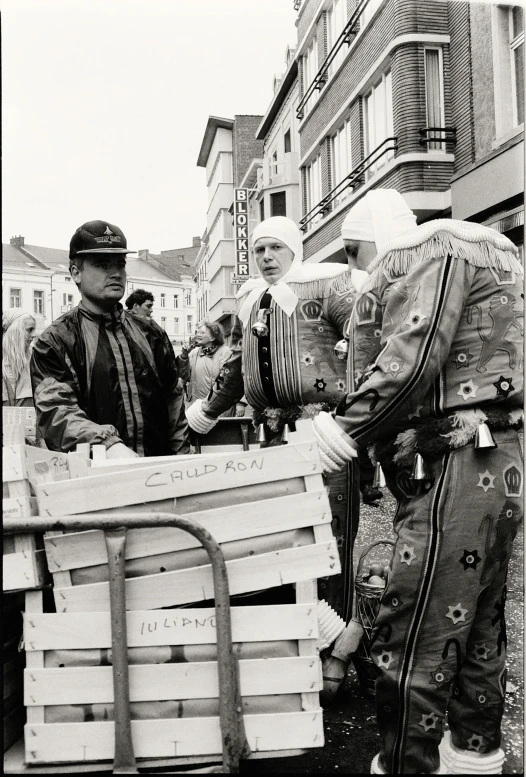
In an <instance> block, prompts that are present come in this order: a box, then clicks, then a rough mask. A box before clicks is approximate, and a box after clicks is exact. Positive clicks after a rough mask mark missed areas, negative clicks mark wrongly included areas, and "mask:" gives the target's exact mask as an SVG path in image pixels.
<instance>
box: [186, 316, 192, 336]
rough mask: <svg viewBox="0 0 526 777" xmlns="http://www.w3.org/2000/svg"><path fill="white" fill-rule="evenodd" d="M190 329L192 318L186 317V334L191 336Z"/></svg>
mask: <svg viewBox="0 0 526 777" xmlns="http://www.w3.org/2000/svg"><path fill="white" fill-rule="evenodd" d="M192 327H193V317H192V316H187V317H186V334H187V335H191V334H192Z"/></svg>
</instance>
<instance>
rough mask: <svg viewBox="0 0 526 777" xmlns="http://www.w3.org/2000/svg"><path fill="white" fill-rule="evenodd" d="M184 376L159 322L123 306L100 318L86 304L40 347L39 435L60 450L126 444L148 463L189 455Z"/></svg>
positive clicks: (35, 367)
mask: <svg viewBox="0 0 526 777" xmlns="http://www.w3.org/2000/svg"><path fill="white" fill-rule="evenodd" d="M178 377H179V376H178V370H177V367H176V362H175V355H174V352H173V348H172V345H171V343H170V341H169V339H168V336H167V335H166V333H165V332H164V331H163V330H162V329H161V327H160V326H159V325H158V324H157V323H156V322H155V321H152V320H151V319H148V320H145V319H139V318H137V317H136V316H132V315H131V314H129V313H128V312H125V311H124V310H123V308H122V305H120V304H119V305H117V306H116V308H115V310H114V311H113V312H111V313H106V314H104V315H96V314H95V313H92V312H91V311H89V310H88V309H87V308H85V307H84V306H83V305H82V303H80V305H79V306H78V307H77V308H75V309H74V310H72V311H70V312H68V313H65V314H64V315H63V316H61V317H60V318H58V319H57V320H56V321H54V322H53V323H52V324H51V326H49V327H48V328H47V329H46V330H45V331H44V332H43V334H42V335H41V336H40V337H39V338H38V340H37V341H36V342H35V344H34V347H33V353H32V357H31V380H32V384H33V393H34V400H35V408H36V413H37V424H38V428H39V430H40V433H41V435H42V437H43V438H44V440H45V442H46V445H47V446H48V448H50V449H51V450H55V451H64V452H68V451H73V450H75V447H76V445H77V444H78V443H83V442H88V443H91V444H103V445H105V446H106V448H109V447H110V446H111V445H113V444H115V443H117V442H122V443H124V444H125V445H127V446H128V447H129V448H132V449H133V450H134V451H136V452H137V453H138V454H139V455H140V456H163V455H169V454H177V453H189V452H190V446H189V442H188V425H187V422H186V417H185V415H184V403H183V394H182V390H181V388H179V387H178Z"/></svg>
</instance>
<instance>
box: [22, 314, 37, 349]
mask: <svg viewBox="0 0 526 777" xmlns="http://www.w3.org/2000/svg"><path fill="white" fill-rule="evenodd" d="M24 328H25V330H26V348H29V346H30V344H31V340H32V339H33V337H34V336H35V328H36V321H35V319H34V318H26V320H25V321H24Z"/></svg>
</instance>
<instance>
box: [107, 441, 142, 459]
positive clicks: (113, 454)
mask: <svg viewBox="0 0 526 777" xmlns="http://www.w3.org/2000/svg"><path fill="white" fill-rule="evenodd" d="M106 458H107V459H138V458H139V454H138V453H135V451H132V449H131V448H128V446H127V445H124V443H123V442H116V443H115V445H112V446H111V448H108V449H107V450H106Z"/></svg>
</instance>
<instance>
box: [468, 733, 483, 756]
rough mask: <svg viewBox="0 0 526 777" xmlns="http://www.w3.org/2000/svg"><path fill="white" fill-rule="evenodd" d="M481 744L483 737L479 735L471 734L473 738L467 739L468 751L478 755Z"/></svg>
mask: <svg viewBox="0 0 526 777" xmlns="http://www.w3.org/2000/svg"><path fill="white" fill-rule="evenodd" d="M483 744H484V737H483V736H481V735H480V734H473V736H471V737H470V738H469V739H468V750H474V751H475V752H476V753H478V751H479V750H480V748H481V747H482V745H483Z"/></svg>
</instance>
